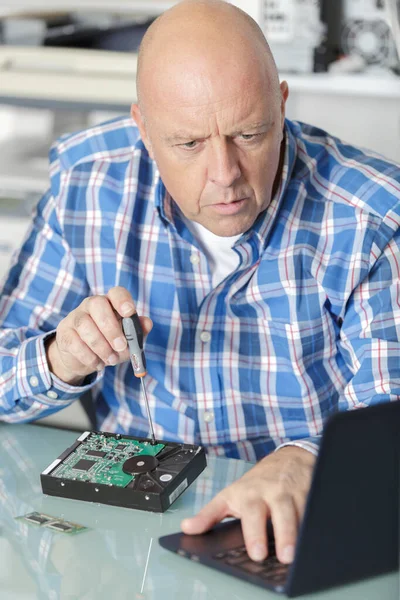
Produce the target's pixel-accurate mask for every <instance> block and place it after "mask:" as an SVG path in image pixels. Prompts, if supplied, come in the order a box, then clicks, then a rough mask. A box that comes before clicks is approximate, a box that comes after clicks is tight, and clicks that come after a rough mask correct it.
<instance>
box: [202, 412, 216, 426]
mask: <svg viewBox="0 0 400 600" xmlns="http://www.w3.org/2000/svg"><path fill="white" fill-rule="evenodd" d="M204 420H205V422H206V423H211V421H214V413H213V412H212V410H206V411H205V412H204Z"/></svg>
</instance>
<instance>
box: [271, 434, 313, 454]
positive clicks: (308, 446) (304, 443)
mask: <svg viewBox="0 0 400 600" xmlns="http://www.w3.org/2000/svg"><path fill="white" fill-rule="evenodd" d="M320 443H321V436H320V435H316V436H314V437H309V438H304V439H301V440H293V441H290V442H285V443H284V444H280V445H279V446H278V447H277V448H275V452H277V451H278V450H281V448H285V447H286V446H297V447H298V448H302V449H303V450H307V451H308V452H311V454H314V456H318V451H319V446H320Z"/></svg>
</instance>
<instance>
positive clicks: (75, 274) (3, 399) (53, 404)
mask: <svg viewBox="0 0 400 600" xmlns="http://www.w3.org/2000/svg"><path fill="white" fill-rule="evenodd" d="M89 294H90V292H89V289H88V285H87V282H86V279H85V277H84V273H83V270H82V269H81V267H80V266H79V265H78V264H77V263H76V261H75V259H74V257H73V255H72V252H71V249H70V248H69V246H68V244H67V242H66V239H65V236H64V235H63V231H62V228H61V226H60V222H59V219H58V218H57V210H56V203H55V200H54V197H53V196H52V194H51V192H50V191H49V192H47V193H46V194H45V195H44V196H43V198H42V199H41V201H40V202H39V204H38V206H37V208H36V211H35V214H34V216H33V221H32V224H31V226H30V229H29V231H28V232H27V234H26V236H25V240H24V242H23V244H22V247H21V249H20V250H19V251H18V253H17V254H16V255H15V256H14V257H13V260H12V263H11V268H10V271H9V273H8V276H7V278H6V280H5V282H4V285H3V289H2V291H1V293H0V374H1V375H0V420H3V421H8V422H25V421H30V420H34V419H37V418H39V417H44V416H47V415H49V414H51V413H53V412H56V411H57V410H60V409H61V408H64V407H65V406H67V405H68V404H70V403H71V402H72V401H74V400H76V399H77V398H79V397H80V396H81V395H82V393H83V392H85V391H86V390H88V389H90V388H91V387H92V386H93V385H94V384H95V383H96V382H97V381H98V379H99V378H100V377H102V374H101V373H99V374H97V373H96V375H93V376H91V377H89V378H87V379H86V380H85V382H84V383H85V385H84V386H81V387H75V386H70V385H67V384H66V383H64V382H62V381H61V380H60V379H58V378H57V377H55V376H54V375H53V374H52V373H51V372H50V370H49V366H48V363H47V359H46V352H45V347H44V341H45V338H46V337H47V336H48V335H50V334H52V333H53V332H54V331H55V329H56V327H57V325H58V323H59V322H60V321H61V320H62V319H63V318H64V317H65V316H66V315H67V314H68V313H69V312H70V311H71V310H73V309H74V308H76V307H77V306H78V305H79V304H80V303H81V302H82V300H83V299H84V298H85V297H87V296H88V295H89Z"/></svg>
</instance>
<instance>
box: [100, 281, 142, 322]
mask: <svg viewBox="0 0 400 600" xmlns="http://www.w3.org/2000/svg"><path fill="white" fill-rule="evenodd" d="M107 298H108V299H109V301H110V302H111V304H112V307H113V308H114V309H115V310H116V311H117V313H118V314H119V315H120V316H121V317H131V316H132V315H133V314H134V313H135V312H136V306H135V303H134V301H133V298H132V296H131V295H130V293H129V292H128V290H127V289H125V288H124V287H121V286H116V287H113V288H111V289H110V290H109V292H108V294H107Z"/></svg>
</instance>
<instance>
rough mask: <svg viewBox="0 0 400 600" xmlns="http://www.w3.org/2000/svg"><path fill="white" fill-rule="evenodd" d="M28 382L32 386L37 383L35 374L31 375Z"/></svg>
mask: <svg viewBox="0 0 400 600" xmlns="http://www.w3.org/2000/svg"><path fill="white" fill-rule="evenodd" d="M29 383H30V385H31V386H32V387H36V386H37V385H39V379H38V378H37V377H35V375H32V377H31V378H30V379H29Z"/></svg>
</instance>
